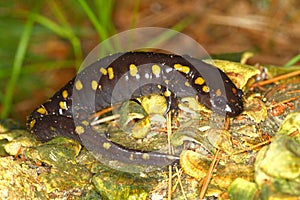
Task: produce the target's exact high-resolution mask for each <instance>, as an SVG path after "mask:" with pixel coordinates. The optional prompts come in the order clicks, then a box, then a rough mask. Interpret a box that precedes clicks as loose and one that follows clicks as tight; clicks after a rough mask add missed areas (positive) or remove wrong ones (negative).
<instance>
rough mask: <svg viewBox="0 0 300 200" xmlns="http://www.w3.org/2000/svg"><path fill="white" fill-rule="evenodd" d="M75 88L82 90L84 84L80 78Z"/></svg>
mask: <svg viewBox="0 0 300 200" xmlns="http://www.w3.org/2000/svg"><path fill="white" fill-rule="evenodd" d="M75 88H76V90H81V89H82V88H83V85H82V83H81V81H80V80H78V81H76V83H75Z"/></svg>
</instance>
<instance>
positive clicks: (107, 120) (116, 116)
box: [91, 114, 120, 126]
mask: <svg viewBox="0 0 300 200" xmlns="http://www.w3.org/2000/svg"><path fill="white" fill-rule="evenodd" d="M118 118H120V114H115V115H111V116H108V117H103V118H101V119H99V120H96V121H93V122H91V125H92V126H95V125H97V124H102V123H104V122H109V121H112V120H115V119H118Z"/></svg>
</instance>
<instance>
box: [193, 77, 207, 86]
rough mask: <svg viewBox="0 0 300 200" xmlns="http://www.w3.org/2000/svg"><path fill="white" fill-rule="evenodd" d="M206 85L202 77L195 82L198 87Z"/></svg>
mask: <svg viewBox="0 0 300 200" xmlns="http://www.w3.org/2000/svg"><path fill="white" fill-rule="evenodd" d="M204 83H205V81H204V79H203V78H202V77H198V78H196V80H195V84H197V85H203V84H204Z"/></svg>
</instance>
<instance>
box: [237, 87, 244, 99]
mask: <svg viewBox="0 0 300 200" xmlns="http://www.w3.org/2000/svg"><path fill="white" fill-rule="evenodd" d="M236 95H237V96H238V97H239V98H242V97H243V96H244V92H243V91H242V90H240V89H238V90H237V92H236Z"/></svg>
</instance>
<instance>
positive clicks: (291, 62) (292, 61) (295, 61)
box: [284, 53, 300, 67]
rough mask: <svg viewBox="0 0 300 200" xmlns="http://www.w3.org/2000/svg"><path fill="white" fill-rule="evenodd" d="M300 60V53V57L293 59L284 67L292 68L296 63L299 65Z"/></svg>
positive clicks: (299, 55)
mask: <svg viewBox="0 0 300 200" xmlns="http://www.w3.org/2000/svg"><path fill="white" fill-rule="evenodd" d="M299 60H300V53H299V54H298V55H296V56H295V57H293V58H292V59H291V60H290V61H289V62H287V63H286V64H285V65H284V66H285V67H290V66H292V65H294V64H295V63H297V62H298V61H299Z"/></svg>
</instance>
